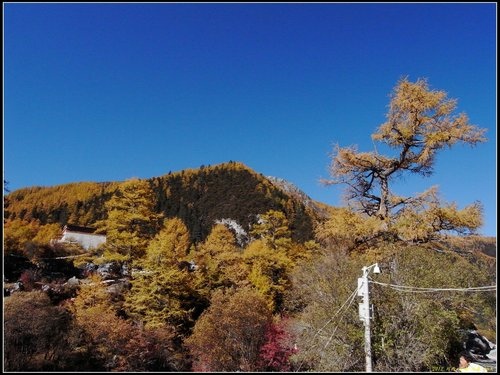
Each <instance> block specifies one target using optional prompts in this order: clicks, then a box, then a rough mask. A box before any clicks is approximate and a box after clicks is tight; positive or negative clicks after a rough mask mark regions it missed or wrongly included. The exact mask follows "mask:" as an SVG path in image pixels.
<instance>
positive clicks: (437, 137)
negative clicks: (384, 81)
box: [324, 78, 486, 241]
mask: <svg viewBox="0 0 500 375" xmlns="http://www.w3.org/2000/svg"><path fill="white" fill-rule="evenodd" d="M456 105H457V101H456V100H455V99H449V98H448V97H447V93H446V92H444V91H437V90H431V89H430V88H429V86H428V83H427V81H426V80H425V79H419V80H417V81H416V82H410V81H409V80H408V79H407V78H403V79H401V80H400V81H399V82H398V84H397V85H396V87H395V88H394V91H393V93H392V95H391V100H390V104H389V111H388V113H387V121H386V122H385V123H383V124H382V125H380V127H379V128H378V129H377V131H376V132H375V133H373V134H372V139H373V141H375V142H380V143H382V144H384V145H385V146H386V147H388V148H389V149H390V150H393V151H394V152H393V155H392V156H388V155H381V154H379V153H378V151H377V149H375V151H372V152H358V150H357V147H356V146H351V147H344V148H342V147H339V146H338V145H336V146H335V150H334V152H333V154H332V159H331V164H330V168H329V172H330V176H331V177H332V178H331V179H329V180H326V181H324V183H325V184H327V185H330V184H346V185H347V186H348V189H347V194H346V198H347V200H348V202H353V203H354V208H355V209H356V210H358V211H360V212H362V213H363V214H365V215H367V216H370V217H376V218H378V219H380V221H381V222H380V233H387V232H388V231H389V229H390V228H391V225H392V224H395V222H396V221H397V219H398V218H399V217H402V218H403V222H404V223H402V224H401V223H400V224H399V226H396V227H397V229H398V232H397V236H398V237H402V238H403V239H407V240H412V241H415V240H420V241H426V240H429V239H430V238H431V237H432V236H433V235H434V234H437V233H439V232H442V231H450V230H452V231H457V232H459V233H467V232H468V231H469V230H470V231H473V230H475V229H477V228H478V227H479V226H480V225H481V224H482V206H481V205H480V203H478V202H475V203H474V204H472V205H470V206H468V207H466V208H465V209H463V210H459V209H458V208H457V207H456V205H455V204H454V203H452V204H446V203H442V202H440V200H439V198H438V195H437V190H436V189H435V188H434V187H433V188H431V189H430V190H428V191H426V192H424V193H422V194H418V195H417V196H415V197H401V196H398V195H396V194H395V193H394V191H393V189H392V185H391V184H392V183H393V182H394V180H396V179H397V178H400V177H401V176H402V175H404V174H417V175H421V176H429V175H431V174H432V173H433V167H434V165H435V158H436V155H437V153H438V151H440V150H442V149H444V148H449V147H452V146H453V145H455V144H457V143H459V142H461V143H465V144H469V145H472V146H473V145H476V144H477V143H480V142H484V141H486V138H485V137H484V133H485V131H486V129H480V128H478V127H477V126H475V125H472V124H470V122H469V119H468V117H467V115H466V114H465V113H460V114H458V115H457V114H455V109H456ZM422 220H425V221H426V227H425V228H421V227H420V228H418V229H419V230H420V234H419V235H418V236H416V235H414V234H412V232H414V231H415V228H413V227H414V226H419V222H420V223H421V222H422Z"/></svg>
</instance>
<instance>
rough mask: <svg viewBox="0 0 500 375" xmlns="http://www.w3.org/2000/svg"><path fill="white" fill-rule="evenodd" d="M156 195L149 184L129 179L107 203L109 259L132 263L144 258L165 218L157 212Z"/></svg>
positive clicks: (144, 181)
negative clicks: (131, 261) (149, 244)
mask: <svg viewBox="0 0 500 375" xmlns="http://www.w3.org/2000/svg"><path fill="white" fill-rule="evenodd" d="M154 205H155V199H154V192H153V190H152V189H151V187H150V185H149V183H148V181H146V180H140V179H135V178H134V179H130V180H127V181H125V182H124V183H122V184H121V185H120V186H119V187H118V189H117V191H116V192H115V194H114V195H113V197H112V198H111V199H110V200H109V201H108V202H106V209H107V211H108V217H107V219H106V221H105V222H104V229H105V231H106V235H107V242H106V250H107V258H110V259H111V260H118V261H130V260H134V259H138V258H141V257H142V256H143V255H144V253H145V250H146V247H147V245H148V243H149V241H150V240H151V239H152V238H153V237H154V236H155V234H156V233H157V232H158V230H159V229H160V225H161V223H162V221H163V218H162V215H161V214H158V213H156V212H155V207H154Z"/></svg>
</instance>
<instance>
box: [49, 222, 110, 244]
mask: <svg viewBox="0 0 500 375" xmlns="http://www.w3.org/2000/svg"><path fill="white" fill-rule="evenodd" d="M95 230H96V229H95V228H89V227H79V226H76V225H69V224H68V225H65V226H64V228H63V235H62V237H61V239H59V240H58V241H57V242H65V243H77V244H79V245H80V246H82V247H83V248H84V249H85V250H89V249H92V248H96V247H98V246H99V245H101V244H103V243H106V235H104V234H95V233H94V232H95Z"/></svg>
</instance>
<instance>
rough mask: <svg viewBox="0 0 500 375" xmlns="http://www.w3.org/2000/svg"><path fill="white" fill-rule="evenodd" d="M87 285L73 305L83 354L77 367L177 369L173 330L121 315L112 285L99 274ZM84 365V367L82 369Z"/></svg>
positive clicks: (76, 342) (76, 336)
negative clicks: (153, 328) (113, 301)
mask: <svg viewBox="0 0 500 375" xmlns="http://www.w3.org/2000/svg"><path fill="white" fill-rule="evenodd" d="M88 281H89V282H87V283H85V284H83V285H82V286H81V288H80V291H79V292H78V294H77V296H76V298H74V299H73V301H72V302H71V304H70V309H71V311H72V313H73V316H74V319H75V327H74V333H73V346H74V347H75V348H78V350H76V353H78V354H80V355H82V357H83V358H82V359H81V361H86V362H83V363H81V364H80V365H79V368H78V369H77V370H96V369H97V370H99V369H106V370H108V371H151V370H170V371H172V370H176V369H178V368H177V365H176V360H174V355H173V354H172V352H171V347H172V339H173V330H172V328H171V327H169V326H164V327H160V328H158V329H156V330H154V331H152V330H149V329H146V328H144V327H141V326H140V325H134V324H133V323H132V321H130V320H126V319H124V318H123V317H120V316H118V314H117V310H116V306H114V304H113V303H112V301H111V296H110V293H109V291H108V287H107V286H106V285H105V284H104V283H103V282H102V280H101V279H100V277H99V276H92V277H91V278H90V279H89V280H88ZM89 359H90V360H89ZM82 367H84V368H83V369H82Z"/></svg>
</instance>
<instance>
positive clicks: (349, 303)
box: [297, 288, 358, 371]
mask: <svg viewBox="0 0 500 375" xmlns="http://www.w3.org/2000/svg"><path fill="white" fill-rule="evenodd" d="M357 293H358V288H356V289H355V290H354V291H353V292H352V293H351V294H350V295H349V297H347V299H346V300H345V302H344V303H343V304H342V306H340V308H339V309H338V310H337V311H336V312H335V314H333V316H332V317H331V318H330V319H328V321H327V322H326V323H325V324H324V325H323V326H322V327H321V328H320V329H319V330H317V331H316V333H315V334H314V336H313V337H312V338H311V339H309V340H308V342H307V345H309V344H310V343H312V341H313V340H314V339H315V338H316V336H318V335H319V333H320V332H321V331H323V330H324V329H325V328H326V326H327V325H328V324H330V323H331V322H332V320H333V319H334V318H335V317H336V316H337V315H338V314H339V313H340V312H341V311H342V309H344V306H346V304H347V308H348V307H350V306H351V305H352V303H353V301H354V300H355V299H356V294H357ZM347 308H346V309H347ZM346 311H347V310H346ZM340 320H341V319H340ZM340 320H339V322H340ZM337 328H338V325H337V326H336V327H335V328H334V330H333V333H332V335H331V336H330V338H329V339H328V341H327V343H326V345H325V346H324V347H323V350H324V349H325V348H326V347H327V346H328V344H329V343H330V341H331V339H332V337H333V335H334V333H335V332H336V331H337ZM307 345H306V346H307ZM315 346H316V345H313V346H311V347H310V349H312V348H314V347H315ZM304 362H305V358H304V359H302V362H300V365H299V367H298V368H297V371H300V368H301V367H302V365H303V364H304Z"/></svg>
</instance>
